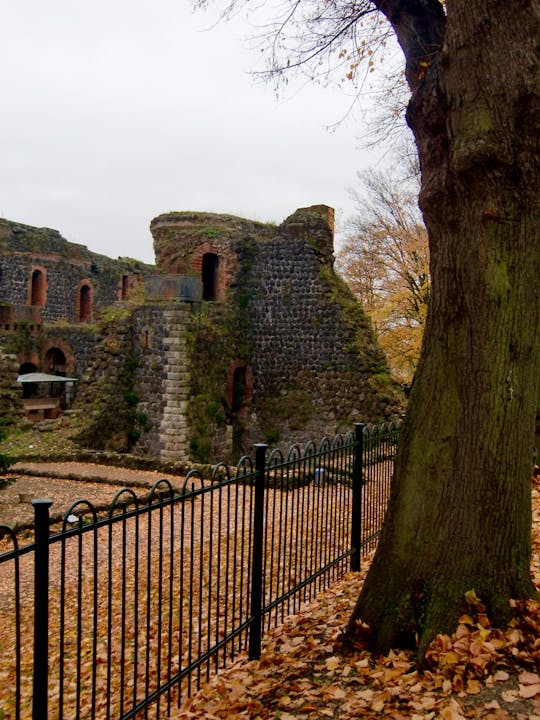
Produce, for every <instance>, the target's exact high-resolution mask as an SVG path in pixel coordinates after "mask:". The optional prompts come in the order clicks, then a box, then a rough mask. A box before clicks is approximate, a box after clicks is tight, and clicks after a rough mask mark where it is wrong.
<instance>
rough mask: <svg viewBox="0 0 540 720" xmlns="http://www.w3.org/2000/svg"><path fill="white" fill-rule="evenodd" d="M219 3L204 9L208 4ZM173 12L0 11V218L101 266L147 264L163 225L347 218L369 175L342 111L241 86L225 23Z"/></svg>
mask: <svg viewBox="0 0 540 720" xmlns="http://www.w3.org/2000/svg"><path fill="white" fill-rule="evenodd" d="M218 2H219V0H218ZM215 17H216V13H215V12H214V13H213V14H210V15H208V14H204V13H195V14H194V13H193V12H192V9H191V4H190V3H189V2H187V0H92V1H91V2H80V1H77V0H0V27H1V28H2V39H1V42H0V73H1V75H0V78H1V88H2V89H1V97H2V113H1V120H0V158H1V161H0V217H4V218H8V219H10V220H15V221H18V222H22V223H27V224H30V225H37V226H46V227H52V228H56V229H58V230H59V231H60V232H61V233H62V235H63V236H64V237H65V238H66V239H68V240H70V241H72V242H78V243H82V244H84V245H87V246H88V248H89V249H90V250H93V251H94V252H99V253H104V254H106V255H109V256H111V257H117V256H122V255H128V256H131V257H136V258H139V259H141V260H145V261H147V262H153V260H154V254H153V247H152V238H151V235H150V232H149V229H148V226H149V223H150V221H151V220H152V218H153V217H155V216H156V215H159V214H160V213H163V212H167V211H171V210H208V211H212V212H223V213H231V214H235V215H240V216H243V217H247V218H252V219H256V220H262V221H273V222H281V220H283V219H284V218H285V217H287V216H288V215H289V214H290V213H292V212H293V211H294V210H295V209H296V208H298V207H305V206H307V205H313V204H317V203H325V204H327V205H331V206H332V207H334V208H335V209H336V211H337V217H338V221H342V220H343V219H344V218H345V217H346V216H347V215H350V213H351V212H352V210H353V205H352V201H351V200H350V198H349V196H348V192H347V188H349V187H351V186H353V185H354V184H355V176H356V171H357V170H361V169H363V168H365V167H366V166H368V165H373V164H374V163H376V162H377V160H378V155H379V154H380V153H375V154H373V153H372V154H371V156H369V157H368V154H367V153H366V151H363V150H361V149H360V145H361V141H360V140H359V138H360V136H361V134H362V132H363V128H362V123H361V119H360V117H359V116H358V115H356V116H355V117H354V118H348V119H345V120H344V121H343V122H342V123H341V124H340V125H339V127H338V128H337V129H335V130H334V131H332V132H330V131H328V130H327V127H328V126H330V125H332V124H334V123H336V122H338V121H339V120H340V119H341V118H342V117H343V116H344V115H346V112H347V108H348V107H349V105H350V102H351V98H350V97H347V96H346V95H345V94H343V93H340V92H338V91H337V90H332V89H324V88H319V87H315V86H312V85H309V84H305V85H303V83H301V82H298V83H295V84H294V87H293V88H292V89H289V90H286V91H285V92H284V93H283V94H282V95H281V96H280V97H279V98H277V99H276V95H275V92H274V88H273V87H272V86H269V85H264V84H261V83H259V82H255V80H254V79H253V77H251V76H250V74H249V71H250V70H253V69H254V68H257V63H258V56H257V53H256V52H255V51H254V50H253V49H250V48H249V47H248V43H247V41H246V39H245V38H246V36H247V35H248V34H249V32H250V29H249V27H248V26H247V25H246V23H245V21H244V20H242V19H241V18H239V19H237V20H236V21H235V22H232V23H225V24H220V25H218V26H217V27H213V28H211V29H208V28H210V25H211V24H212V21H213V19H215Z"/></svg>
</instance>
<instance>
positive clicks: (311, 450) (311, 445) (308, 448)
mask: <svg viewBox="0 0 540 720" xmlns="http://www.w3.org/2000/svg"><path fill="white" fill-rule="evenodd" d="M316 454H317V443H316V442H315V440H309V441H308V442H307V443H306V445H305V446H304V457H311V456H312V455H316Z"/></svg>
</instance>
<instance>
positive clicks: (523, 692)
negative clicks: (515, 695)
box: [519, 683, 540, 698]
mask: <svg viewBox="0 0 540 720" xmlns="http://www.w3.org/2000/svg"><path fill="white" fill-rule="evenodd" d="M536 695H540V683H536V684H535V685H520V686H519V697H522V698H532V697H535V696H536Z"/></svg>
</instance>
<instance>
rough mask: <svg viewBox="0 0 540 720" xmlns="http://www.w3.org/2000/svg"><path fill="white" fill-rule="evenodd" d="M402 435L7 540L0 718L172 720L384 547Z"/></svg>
mask: <svg viewBox="0 0 540 720" xmlns="http://www.w3.org/2000/svg"><path fill="white" fill-rule="evenodd" d="M398 435H399V425H392V424H390V425H382V426H380V427H373V428H368V427H366V426H364V425H362V424H357V425H356V427H355V431H354V432H351V433H349V434H347V435H345V436H342V435H339V436H337V437H336V438H335V439H334V441H333V442H330V441H329V440H328V439H324V440H323V441H322V442H321V443H320V445H319V446H317V445H316V444H315V443H312V442H310V443H308V444H307V445H306V446H305V447H304V448H303V449H302V450H301V449H300V448H299V447H298V446H293V447H292V448H291V449H290V450H289V452H288V454H287V455H286V456H285V455H284V454H283V453H282V452H280V451H279V450H273V451H271V452H270V453H269V454H268V456H267V450H268V449H267V447H266V446H265V445H258V446H256V447H255V460H254V462H253V461H252V460H250V459H249V458H247V457H244V458H242V460H241V461H240V462H239V464H238V466H237V467H236V468H235V469H234V471H233V469H231V468H229V467H227V466H226V465H224V464H219V465H217V466H216V467H215V468H214V470H213V473H212V476H211V478H210V479H207V480H205V479H204V478H203V477H202V476H201V475H200V474H199V473H198V472H197V471H195V470H193V471H191V472H190V473H189V474H188V476H187V477H186V479H185V481H184V482H183V485H182V486H181V487H180V488H173V487H172V485H171V484H170V483H169V482H168V481H165V480H160V481H159V482H157V483H156V484H155V486H154V487H153V488H152V490H151V492H150V493H149V495H148V497H147V498H145V499H144V500H141V499H139V498H138V497H137V496H136V495H135V493H134V492H133V491H132V490H129V489H124V490H121V491H120V492H119V493H117V495H116V497H115V499H114V501H113V503H112V505H111V507H110V509H109V510H108V511H107V512H106V513H104V514H98V512H97V511H96V509H95V508H94V507H93V506H92V505H91V504H90V503H89V502H87V501H79V502H77V503H75V504H74V505H72V506H71V507H70V508H69V509H68V510H67V511H66V513H65V515H64V520H63V522H62V525H61V528H60V529H59V530H58V531H55V532H53V533H51V531H50V528H49V506H50V504H51V502H50V501H48V500H35V501H33V505H34V509H35V538H34V542H32V543H30V544H28V545H25V546H20V545H19V542H18V539H17V537H16V535H15V534H14V533H13V532H12V531H11V530H10V529H9V528H6V527H3V526H2V527H0V533H2V535H3V538H2V540H1V541H0V542H1V548H0V549H2V550H3V552H2V553H1V554H0V583H1V585H0V587H1V591H0V592H1V598H2V600H1V607H0V718H2V720H7V718H10V719H13V720H19V719H20V718H32V720H45V718H55V719H56V718H58V720H64V718H66V719H68V718H69V719H70V720H71V719H72V718H75V719H76V720H78V719H79V718H85V720H86V718H99V719H101V718H104V719H106V720H109V719H110V718H114V719H115V720H116V719H118V718H121V719H122V720H127V719H128V718H135V717H137V718H138V717H145V718H148V717H153V718H162V717H165V716H166V715H167V714H170V712H171V710H172V708H173V707H175V706H177V705H179V704H180V702H181V700H182V699H183V698H184V697H185V696H187V695H189V694H190V693H191V692H192V691H193V690H194V689H196V688H198V687H199V686H200V684H201V683H202V682H204V681H206V680H207V679H209V678H210V676H211V674H213V673H215V672H216V671H217V670H218V669H219V668H221V667H224V666H225V665H226V664H227V663H228V662H229V661H230V660H231V659H232V658H233V657H235V656H236V655H237V654H238V653H240V652H244V651H247V652H248V653H249V656H250V657H251V658H257V657H259V655H260V652H261V638H262V636H263V635H264V632H265V631H266V630H267V629H268V628H270V627H271V626H274V625H276V624H278V623H280V622H281V621H282V620H283V618H284V617H285V616H286V615H287V614H290V613H291V612H295V611H296V610H297V609H298V608H299V606H300V604H301V603H302V602H304V601H307V600H310V599H311V598H312V597H313V596H314V594H315V593H317V592H318V591H320V590H322V589H324V588H326V587H328V585H330V584H331V583H332V582H333V581H335V580H336V579H337V578H339V577H340V576H342V575H343V574H344V573H345V572H346V571H347V570H348V569H351V570H358V569H359V568H360V557H361V553H362V552H363V550H364V549H366V550H367V549H370V548H371V547H374V545H375V543H376V539H377V535H378V532H379V530H380V527H381V523H382V519H383V516H384V511H385V508H386V500H387V498H388V493H389V487H390V480H391V476H392V469H393V458H394V451H395V447H396V445H397V439H398Z"/></svg>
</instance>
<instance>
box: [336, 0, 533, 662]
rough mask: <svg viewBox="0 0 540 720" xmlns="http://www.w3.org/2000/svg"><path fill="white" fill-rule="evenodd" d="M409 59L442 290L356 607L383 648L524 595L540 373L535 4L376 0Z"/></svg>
mask: <svg viewBox="0 0 540 720" xmlns="http://www.w3.org/2000/svg"><path fill="white" fill-rule="evenodd" d="M373 2H374V4H375V5H376V6H378V7H379V9H380V10H381V12H384V13H385V15H386V16H387V17H388V19H389V20H390V22H391V23H392V25H393V27H394V30H395V32H396V35H397V37H398V40H399V42H400V45H401V47H402V49H403V51H404V54H405V56H406V60H407V79H408V82H409V85H410V87H411V90H412V98H411V101H410V105H409V108H408V115H407V118H408V122H409V125H410V126H411V128H412V130H413V132H414V135H415V139H416V143H417V147H418V151H419V156H420V162H421V171H422V191H421V196H420V204H421V208H422V211H423V213H424V218H425V222H426V226H427V229H428V234H429V241H430V254H431V277H432V296H431V302H430V308H429V312H428V319H427V324H426V331H425V338H424V345H423V350H422V357H421V360H420V364H419V367H418V370H417V373H416V377H415V381H414V384H413V389H412V393H411V398H410V405H409V408H408V413H407V418H406V422H405V428H404V432H403V436H402V439H401V442H400V448H399V453H398V458H397V461H396V468H395V479H394V485H393V489H392V494H391V498H390V506H389V512H388V516H387V522H386V523H385V527H384V529H383V533H382V536H381V539H380V543H379V546H378V549H377V552H376V556H375V558H374V561H373V563H372V566H371V569H370V572H369V574H368V577H367V580H366V582H365V585H364V588H363V590H362V592H361V594H360V597H359V598H358V602H357V604H356V607H355V609H354V612H353V615H352V617H351V620H350V623H349V627H348V631H349V632H350V633H354V630H355V625H356V622H355V621H356V620H359V619H361V620H363V621H364V622H366V623H367V624H368V625H369V626H370V628H371V631H372V636H373V642H374V647H375V649H376V650H378V651H384V650H386V649H388V648H389V647H392V646H399V645H403V644H404V643H407V644H410V643H416V642H418V644H419V652H420V654H422V653H423V652H424V651H425V649H426V647H427V645H428V643H429V642H430V640H431V639H432V638H433V636H434V635H435V634H436V633H438V632H445V631H451V630H452V629H454V627H455V625H456V622H457V618H458V615H459V613H460V611H461V610H462V609H463V605H464V594H465V593H466V592H467V591H468V590H471V589H473V588H474V590H475V591H476V593H477V595H478V596H479V597H480V598H482V600H483V602H484V603H485V604H486V605H487V608H488V612H489V614H490V615H491V617H492V618H493V619H494V621H495V622H496V623H504V622H505V621H507V619H508V617H509V612H510V608H509V605H508V600H509V599H510V598H519V597H530V596H532V595H533V594H534V588H533V585H532V583H531V579H530V532H531V491H530V479H531V470H532V462H533V456H532V452H533V446H534V428H535V413H536V398H537V383H538V379H539V350H538V342H537V336H538V329H539V288H540V280H539V277H540V272H539V271H540V237H539V219H540V218H539V215H540V212H539V190H540V183H539V172H540V162H539V161H540V151H539V141H540V127H539V118H540V106H539V96H538V94H539V78H540V65H539V47H540V30H539V26H540V10H539V5H538V0H515V1H511V0H467V1H466V2H465V1H464V0H448V2H447V4H446V7H447V14H445V13H444V11H443V8H442V5H441V4H440V2H438V0H379V1H377V2H375V0H373Z"/></svg>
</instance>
